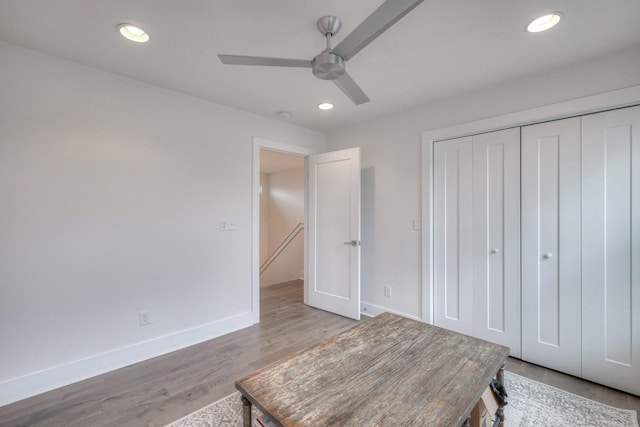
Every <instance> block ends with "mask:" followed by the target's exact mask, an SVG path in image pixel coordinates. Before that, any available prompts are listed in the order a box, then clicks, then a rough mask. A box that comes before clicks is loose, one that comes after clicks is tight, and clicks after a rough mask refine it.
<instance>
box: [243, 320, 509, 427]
mask: <svg viewBox="0 0 640 427" xmlns="http://www.w3.org/2000/svg"><path fill="white" fill-rule="evenodd" d="M508 355H509V349H508V348H507V347H503V346H501V345H497V344H493V343H490V342H487V341H483V340H479V339H476V338H472V337H469V336H466V335H462V334H458V333H455V332H451V331H448V330H445V329H442V328H439V327H436V326H431V325H428V324H425V323H421V322H417V321H414V320H410V319H406V318H403V317H400V316H396V315H393V314H389V313H385V314H382V315H380V316H377V317H375V318H373V319H369V320H366V321H364V322H361V323H359V324H358V325H356V326H355V327H353V328H352V329H350V330H348V331H345V332H343V333H341V334H339V335H336V336H334V337H332V338H329V339H327V340H324V341H322V342H320V343H319V344H316V345H315V346H313V347H310V348H308V349H307V350H304V351H301V352H299V353H295V354H293V355H292V356H291V357H289V358H287V359H284V360H281V361H278V362H276V363H274V364H272V365H270V366H267V367H266V368H264V369H262V370H260V371H257V372H255V373H253V374H251V375H249V376H247V377H245V378H243V379H241V380H239V381H236V388H237V389H238V390H239V391H240V393H241V394H242V401H243V405H244V407H243V409H244V426H245V427H249V426H250V425H251V422H252V421H251V404H254V405H256V406H257V407H258V408H259V409H260V410H261V411H262V412H264V413H265V415H267V416H268V417H269V418H271V420H272V421H273V422H274V423H275V424H276V425H278V426H343V425H349V426H371V425H376V426H394V427H395V426H447V427H448V426H460V425H464V424H467V423H468V418H469V414H470V413H471V410H472V409H473V407H474V406H475V404H476V402H477V401H478V400H479V399H480V396H481V395H482V392H483V391H484V390H485V389H486V388H487V386H488V385H489V383H490V382H491V380H492V379H493V378H494V376H496V375H497V376H498V380H499V381H500V382H502V383H504V381H503V376H502V374H503V366H504V363H505V361H506V359H507V356H508ZM502 409H503V408H499V410H498V412H499V413H502V412H501V411H502ZM501 425H502V424H501Z"/></svg>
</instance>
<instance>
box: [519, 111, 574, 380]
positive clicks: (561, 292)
mask: <svg viewBox="0 0 640 427" xmlns="http://www.w3.org/2000/svg"><path fill="white" fill-rule="evenodd" d="M521 191H522V359H524V360H527V361H530V362H533V363H537V364H540V365H543V366H546V367H549V368H553V369H557V370H560V371H563V372H567V373H570V374H572V375H576V376H580V371H581V366H580V357H581V331H582V329H581V277H580V275H581V268H580V267H581V266H580V262H581V259H580V253H581V242H580V118H571V119H566V120H558V121H554V122H548V123H542V124H538V125H533V126H525V127H523V128H522V189H521ZM585 314H586V313H585Z"/></svg>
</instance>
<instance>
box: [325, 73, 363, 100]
mask: <svg viewBox="0 0 640 427" xmlns="http://www.w3.org/2000/svg"><path fill="white" fill-rule="evenodd" d="M333 82H334V83H335V84H336V86H338V87H339V88H340V90H341V91H342V92H344V94H345V95H347V96H348V97H349V99H350V100H351V101H353V103H354V104H356V105H360V104H364V103H365V102H369V97H368V96H367V95H365V93H364V92H363V91H362V89H360V86H358V84H357V83H356V82H355V81H354V80H353V79H352V78H351V76H350V75H349V74H347V73H344V74H343V75H342V76H341V77H340V78H338V79H335V80H333Z"/></svg>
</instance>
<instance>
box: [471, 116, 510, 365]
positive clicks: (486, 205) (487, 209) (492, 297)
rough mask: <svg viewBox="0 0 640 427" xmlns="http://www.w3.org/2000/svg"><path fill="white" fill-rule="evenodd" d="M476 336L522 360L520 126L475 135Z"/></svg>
mask: <svg viewBox="0 0 640 427" xmlns="http://www.w3.org/2000/svg"><path fill="white" fill-rule="evenodd" d="M473 214H474V226H473V229H474V239H473V240H474V336H476V337H478V338H482V339H485V340H487V341H492V342H495V343H498V344H502V345H505V346H508V347H509V348H511V355H512V356H515V357H520V128H513V129H506V130H503V131H498V132H490V133H486V134H481V135H475V136H474V137H473Z"/></svg>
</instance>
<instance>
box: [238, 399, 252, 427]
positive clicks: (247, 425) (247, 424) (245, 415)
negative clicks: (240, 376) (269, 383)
mask: <svg viewBox="0 0 640 427" xmlns="http://www.w3.org/2000/svg"><path fill="white" fill-rule="evenodd" d="M240 399H241V400H242V427H251V402H249V399H247V398H246V397H244V396H242V395H240Z"/></svg>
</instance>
